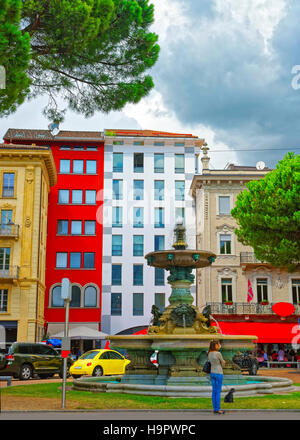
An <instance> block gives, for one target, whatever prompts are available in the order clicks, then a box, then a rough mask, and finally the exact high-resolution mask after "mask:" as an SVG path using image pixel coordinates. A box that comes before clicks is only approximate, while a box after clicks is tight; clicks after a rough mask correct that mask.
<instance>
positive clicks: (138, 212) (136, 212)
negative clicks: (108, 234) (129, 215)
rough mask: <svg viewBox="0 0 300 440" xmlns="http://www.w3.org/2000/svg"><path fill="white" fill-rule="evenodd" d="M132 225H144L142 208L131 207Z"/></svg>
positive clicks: (141, 226) (139, 226)
mask: <svg viewBox="0 0 300 440" xmlns="http://www.w3.org/2000/svg"><path fill="white" fill-rule="evenodd" d="M133 227H134V228H143V227H144V208H133Z"/></svg>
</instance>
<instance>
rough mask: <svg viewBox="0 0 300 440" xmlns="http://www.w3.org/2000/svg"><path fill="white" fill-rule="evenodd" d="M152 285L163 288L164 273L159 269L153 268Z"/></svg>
mask: <svg viewBox="0 0 300 440" xmlns="http://www.w3.org/2000/svg"><path fill="white" fill-rule="evenodd" d="M154 284H155V286H164V285H165V271H164V269H161V268H160V267H155V272H154Z"/></svg>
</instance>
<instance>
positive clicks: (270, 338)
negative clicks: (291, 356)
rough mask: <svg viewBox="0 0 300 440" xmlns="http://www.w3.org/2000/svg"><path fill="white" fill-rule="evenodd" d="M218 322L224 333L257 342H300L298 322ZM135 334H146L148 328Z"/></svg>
mask: <svg viewBox="0 0 300 440" xmlns="http://www.w3.org/2000/svg"><path fill="white" fill-rule="evenodd" d="M218 324H219V326H220V329H221V333H222V334H223V335H253V336H257V337H258V340H257V341H256V342H258V343H266V344H267V343H273V344H276V343H277V344H291V343H292V342H295V343H296V344H297V343H300V327H299V325H298V324H296V323H294V324H291V323H276V322H224V321H219V322H218ZM213 325H215V324H214V323H213ZM134 334H135V335H146V334H147V328H145V329H143V330H140V331H139V332H137V333H134ZM294 338H295V339H294ZM293 339H294V340H293Z"/></svg>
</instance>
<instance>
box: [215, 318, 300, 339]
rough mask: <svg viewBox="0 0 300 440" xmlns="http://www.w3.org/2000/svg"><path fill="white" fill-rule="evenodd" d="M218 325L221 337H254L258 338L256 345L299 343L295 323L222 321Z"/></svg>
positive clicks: (297, 329)
mask: <svg viewBox="0 0 300 440" xmlns="http://www.w3.org/2000/svg"><path fill="white" fill-rule="evenodd" d="M218 323H219V326H220V329H221V332H222V334H223V335H254V336H257V337H258V340H257V341H256V342H258V343H274V344H275V343H279V344H291V343H292V342H295V343H299V341H300V328H299V325H298V324H296V323H277V322H224V321H219V322H218ZM294 338H295V339H294ZM293 339H294V341H293Z"/></svg>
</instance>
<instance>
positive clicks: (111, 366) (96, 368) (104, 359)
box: [69, 349, 130, 378]
mask: <svg viewBox="0 0 300 440" xmlns="http://www.w3.org/2000/svg"><path fill="white" fill-rule="evenodd" d="M128 364H130V361H129V360H128V359H126V358H125V357H124V356H122V355H121V354H120V353H118V352H117V351H114V350H105V349H103V350H100V349H99V350H91V351H87V352H86V353H84V354H83V355H82V356H80V358H79V359H77V361H75V362H74V363H73V364H72V365H71V367H70V370H69V371H70V374H71V375H72V376H73V377H74V378H78V377H80V376H82V375H83V374H87V375H90V376H98V377H99V376H107V375H110V374H124V373H125V368H126V366H127V365H128Z"/></svg>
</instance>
